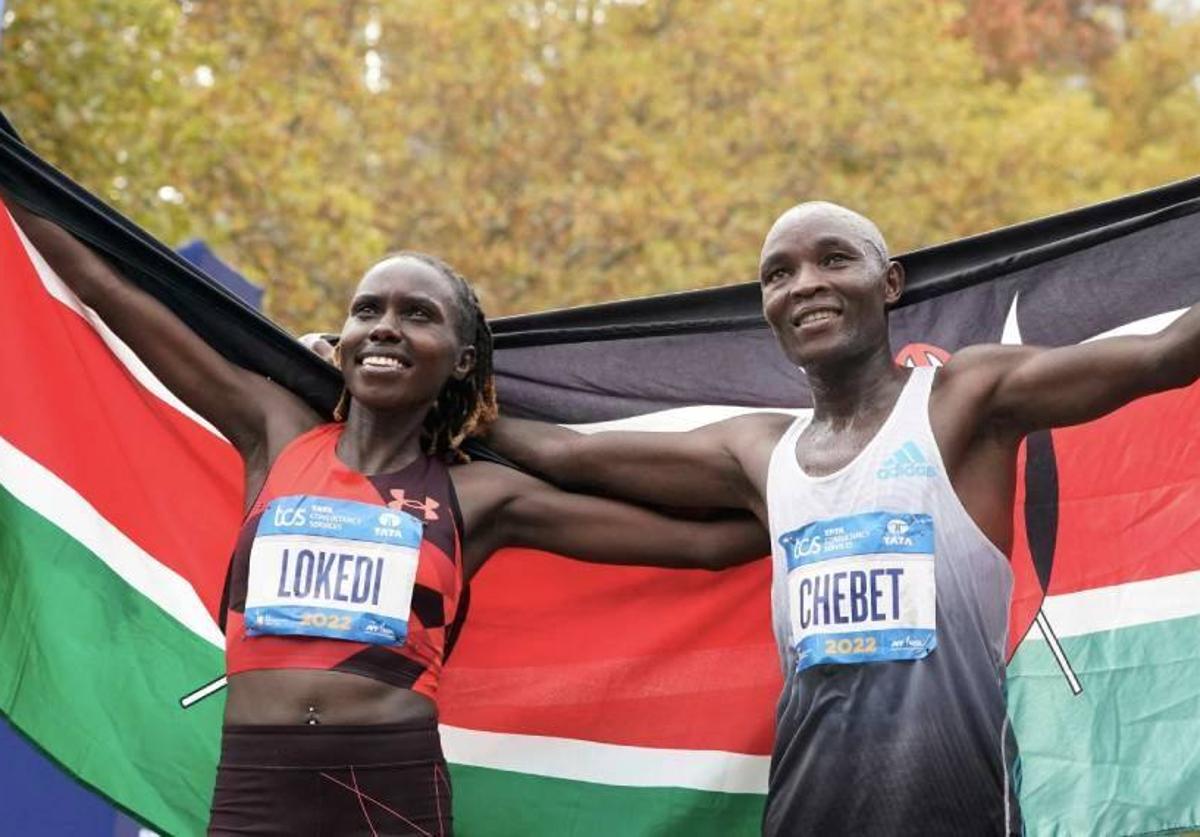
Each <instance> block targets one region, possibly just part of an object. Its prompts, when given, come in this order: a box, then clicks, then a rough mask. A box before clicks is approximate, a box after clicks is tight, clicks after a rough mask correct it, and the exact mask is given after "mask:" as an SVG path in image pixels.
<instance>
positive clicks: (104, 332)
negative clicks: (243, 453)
mask: <svg viewBox="0 0 1200 837" xmlns="http://www.w3.org/2000/svg"><path fill="white" fill-rule="evenodd" d="M5 216H6V217H7V218H8V222H9V223H10V224H12V225H13V228H14V229H15V230H16V231H17V235H19V236H20V237H21V244H23V245H24V247H25V252H26V253H27V254H28V255H29V261H30V262H31V263H32V264H33V267H34V270H36V271H37V275H38V278H39V279H41V280H42V285H44V286H45V288H46V293H48V294H50V296H52V297H54V298H55V299H57V300H58V301H59V302H61V303H62V304H63V305H65V306H66V307H67V308H69V309H71V310H72V311H74V312H75V313H76V314H78V315H79V316H80V317H81V318H83V321H84V322H86V323H87V324H88V325H90V326H91V327H92V328H93V329H94V330H95V331H96V334H97V335H99V337H100V339H101V340H103V341H104V345H106V346H108V348H109V351H111V352H112V353H113V354H114V355H115V356H116V358H117V360H118V361H120V363H121V364H122V365H123V366H124V367H125V368H126V369H127V370H129V374H130V375H132V376H133V377H134V379H135V380H136V381H137V382H138V383H139V384H141V385H142V386H143V387H144V388H145V389H146V390H147V391H148V392H149V393H151V394H152V395H154V396H155V397H157V398H158V399H159V400H160V401H162V402H163V403H165V404H167V405H168V406H170V407H173V408H174V409H176V410H178V411H179V412H180V413H183V415H185V416H187V417H188V418H190V419H191V420H192V421H194V422H196V424H198V425H200V426H201V427H203V428H204V429H205V430H208V431H209V432H210V433H212V434H213V435H215V436H217V437H219V438H221V439H224V438H225V437H224V436H221V434H220V433H219V432H218V431H217V428H215V427H213V426H212V425H211V424H209V422H208V421H207V420H206V419H205V418H204V417H202V416H201V415H200V414H199V413H197V412H196V411H194V410H193V409H192V408H191V407H189V406H188V405H187V404H184V403H183V402H182V401H180V400H179V398H177V397H176V395H175V394H174V393H173V392H171V391H170V390H169V389H167V388H166V386H164V385H163V383H162V381H160V380H159V379H158V378H157V377H155V375H154V373H153V372H151V371H150V369H149V368H148V367H147V366H146V364H144V363H142V361H141V359H140V358H138V356H137V355H135V354H134V353H133V350H132V349H130V348H129V347H128V346H127V345H125V342H124V341H123V340H121V338H120V337H117V335H116V334H114V333H113V331H112V329H110V328H109V327H108V326H106V325H105V324H104V321H103V320H101V319H100V316H99V315H98V314H97V313H96V312H95V311H93V310H92V309H91V308H88V307H87V306H86V305H84V304H83V303H81V302H80V301H79V298H78V297H76V296H75V294H74V293H73V292H72V291H71V289H70V288H68V287H67V286H66V285H65V284H64V283H63V280H62V279H60V278H58V274H57V273H55V272H54V269H53V268H52V267H50V265H49V264H47V262H46V260H45V259H43V258H42V254H41V253H39V252H38V251H37V249H36V248H35V247H34V246H33V244H32V243H30V241H29V239H27V238H26V237H25V233H24V232H22V231H21V228H20V226H18V225H17V223H16V222H15V221H13V219H12V216H11V215H9V214H8V213H7V211H6V212H5Z"/></svg>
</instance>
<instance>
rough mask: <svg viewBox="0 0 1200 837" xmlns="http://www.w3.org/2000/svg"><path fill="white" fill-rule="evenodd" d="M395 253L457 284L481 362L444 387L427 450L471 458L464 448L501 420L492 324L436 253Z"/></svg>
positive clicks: (429, 424)
mask: <svg viewBox="0 0 1200 837" xmlns="http://www.w3.org/2000/svg"><path fill="white" fill-rule="evenodd" d="M395 256H403V257H407V258H411V259H417V260H418V261H421V262H424V263H425V264H427V265H429V266H430V267H432V268H434V269H435V270H437V271H438V272H439V273H441V274H442V275H443V276H445V277H446V278H447V279H449V280H450V281H451V282H452V283H453V284H454V291H455V296H457V298H458V337H459V339H460V340H461V341H462V342H463V344H464V345H474V346H475V365H474V367H472V369H471V372H470V373H469V374H468V375H467V377H466V378H464V379H462V380H461V381H459V380H455V379H451V380H449V381H447V382H446V385H445V386H444V387H442V391H441V393H440V394H439V395H438V399H437V402H436V403H435V404H434V405H433V408H432V409H431V410H430V411H429V414H428V415H426V417H425V426H424V432H423V436H422V441H423V444H424V447H425V452H426V453H428V454H430V455H431V456H442V457H448V458H452V459H455V460H457V461H459V462H467V461H469V458H468V457H467V455H466V454H465V453H463V452H462V450H461V448H460V446H461V445H462V443H463V441H464V440H466V439H467V438H469V437H471V436H478V435H480V434H482V433H483V432H484V431H485V430H487V428H488V425H490V424H491V423H492V422H493V421H495V420H496V416H497V415H498V414H499V408H498V407H497V405H496V385H495V381H494V379H493V376H492V328H491V326H489V325H488V322H487V318H486V317H485V316H484V314H483V307H482V306H481V305H480V304H479V297H478V296H476V294H475V290H474V288H472V287H471V284H470V283H469V282H468V281H467V280H466V278H465V277H464V276H463V275H462V274H460V273H459V272H458V271H456V270H455V269H454V268H452V267H451V266H450V265H448V264H447V263H446V262H444V261H442V260H441V259H439V258H436V257H435V256H429V255H426V254H425V253H416V252H412V251H404V252H401V253H396V254H395Z"/></svg>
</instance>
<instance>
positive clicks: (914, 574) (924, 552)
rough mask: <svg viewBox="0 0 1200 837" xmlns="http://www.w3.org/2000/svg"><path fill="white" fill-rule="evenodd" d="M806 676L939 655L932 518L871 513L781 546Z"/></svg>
mask: <svg viewBox="0 0 1200 837" xmlns="http://www.w3.org/2000/svg"><path fill="white" fill-rule="evenodd" d="M779 542H780V544H781V545H782V546H783V548H784V550H786V554H787V563H788V577H787V589H788V615H789V617H790V620H791V627H792V643H793V646H794V648H795V650H796V655H797V662H796V666H797V669H798V670H799V671H803V670H805V669H807V668H811V667H812V666H816V665H826V664H830V663H839V664H851V663H867V662H882V661H891V660H919V659H921V658H922V657H926V656H928V655H929V653H930V652H931V651H933V649H934V648H936V647H937V633H936V626H937V613H936V605H937V595H936V594H937V589H936V586H935V583H934V570H933V554H934V549H933V544H934V538H933V518H932V517H930V516H929V515H927V514H899V513H893V512H868V513H865V514H855V515H850V516H848V517H835V518H830V519H828V520H818V521H816V522H814V523H810V524H808V525H807V526H803V527H801V528H799V529H796V530H794V531H791V532H788V533H786V534H784V535H782V536H781V537H780V538H779Z"/></svg>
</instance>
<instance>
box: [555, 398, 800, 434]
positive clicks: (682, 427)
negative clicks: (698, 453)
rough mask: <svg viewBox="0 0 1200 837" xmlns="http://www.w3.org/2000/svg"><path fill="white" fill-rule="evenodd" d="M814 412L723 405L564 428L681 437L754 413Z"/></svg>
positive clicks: (782, 408)
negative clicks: (624, 431)
mask: <svg viewBox="0 0 1200 837" xmlns="http://www.w3.org/2000/svg"><path fill="white" fill-rule="evenodd" d="M811 412H812V410H811V409H809V408H807V407H804V408H795V409H791V408H784V407H735V406H729V405H722V404H699V405H696V406H694V407H675V408H672V409H670V410H659V411H658V412H656V413H644V414H642V415H640V416H630V417H629V418H623V419H613V420H612V421H597V422H593V423H592V424H565V425H563V426H564V427H569V428H571V429H572V430H574V431H576V432H578V433H599V432H601V431H604V430H636V431H646V432H651V433H678V432H682V431H686V430H695V429H696V428H698V427H706V426H707V425H710V424H716V423H717V422H718V421H725V420H726V419H731V418H737V417H738V416H747V415H750V414H751V413H779V414H782V415H789V416H797V417H798V416H803V415H808V414H809V413H811Z"/></svg>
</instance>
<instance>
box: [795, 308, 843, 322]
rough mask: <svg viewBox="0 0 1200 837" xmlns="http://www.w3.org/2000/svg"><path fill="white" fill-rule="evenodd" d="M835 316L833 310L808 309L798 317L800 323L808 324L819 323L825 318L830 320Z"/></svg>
mask: <svg viewBox="0 0 1200 837" xmlns="http://www.w3.org/2000/svg"><path fill="white" fill-rule="evenodd" d="M835 316H837V314H836V312H834V311H809V312H808V313H807V314H805V315H804V316H802V317H801V318H800V325H809V324H810V323H821V322H824V321H825V320H832V319H833V318H834V317H835Z"/></svg>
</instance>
